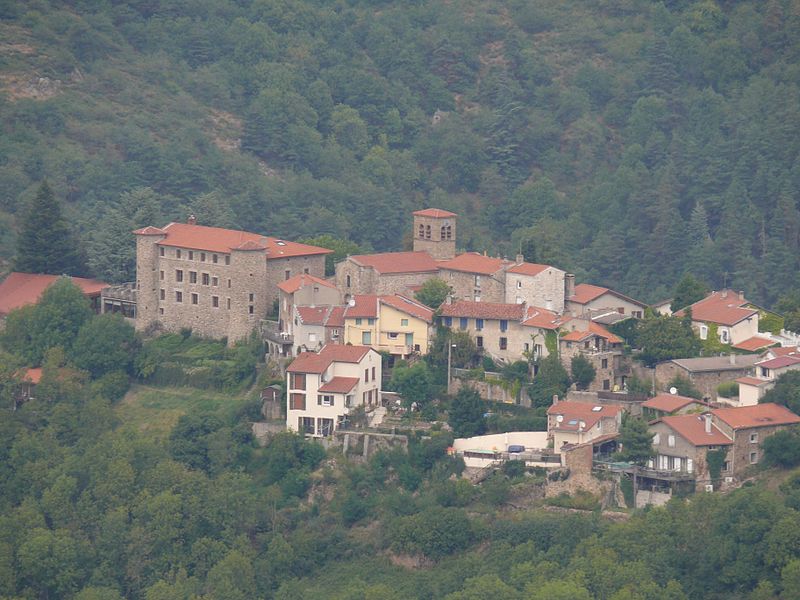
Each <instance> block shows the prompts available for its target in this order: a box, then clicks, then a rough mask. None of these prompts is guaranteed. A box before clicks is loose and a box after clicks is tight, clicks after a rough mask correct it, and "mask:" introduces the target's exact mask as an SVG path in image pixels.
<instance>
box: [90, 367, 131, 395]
mask: <svg viewBox="0 0 800 600" xmlns="http://www.w3.org/2000/svg"><path fill="white" fill-rule="evenodd" d="M130 387H131V380H130V377H128V374H127V373H125V372H124V371H112V372H110V373H106V374H105V375H103V376H102V377H101V378H100V379H98V380H96V381H95V382H93V383H92V390H93V391H94V393H95V394H97V395H98V396H100V397H101V398H106V399H107V400H110V401H111V402H116V401H117V400H121V399H122V397H123V396H124V395H125V394H126V393H127V392H128V389H130Z"/></svg>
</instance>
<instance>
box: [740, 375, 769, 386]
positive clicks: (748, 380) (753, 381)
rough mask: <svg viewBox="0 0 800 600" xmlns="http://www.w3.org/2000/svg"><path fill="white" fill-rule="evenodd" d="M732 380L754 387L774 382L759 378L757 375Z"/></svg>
mask: <svg viewBox="0 0 800 600" xmlns="http://www.w3.org/2000/svg"><path fill="white" fill-rule="evenodd" d="M734 381H735V382H736V383H741V384H743V385H753V386H756V387H761V386H762V385H767V384H768V383H775V382H774V381H770V380H769V379H759V378H757V377H739V379H734Z"/></svg>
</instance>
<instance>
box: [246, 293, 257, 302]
mask: <svg viewBox="0 0 800 600" xmlns="http://www.w3.org/2000/svg"><path fill="white" fill-rule="evenodd" d="M254 299H255V295H254V294H250V295H249V296H248V297H247V300H248V302H252V301H253V300H254Z"/></svg>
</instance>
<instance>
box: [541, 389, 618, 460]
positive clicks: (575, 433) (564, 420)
mask: <svg viewBox="0 0 800 600" xmlns="http://www.w3.org/2000/svg"><path fill="white" fill-rule="evenodd" d="M623 412H624V411H623V410H622V408H620V407H619V406H611V405H604V404H596V405H592V404H586V403H585V402H570V401H568V400H564V401H561V402H555V403H554V404H553V405H552V406H550V408H548V409H547V436H548V438H549V439H550V440H551V441H552V442H553V449H554V450H555V451H556V452H560V451H561V448H562V446H564V445H572V444H583V443H586V442H589V441H591V440H594V439H597V438H599V437H601V436H605V435H609V434H615V433H617V432H618V431H619V428H620V426H621V425H622V413H623Z"/></svg>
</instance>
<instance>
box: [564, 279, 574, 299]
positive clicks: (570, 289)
mask: <svg viewBox="0 0 800 600" xmlns="http://www.w3.org/2000/svg"><path fill="white" fill-rule="evenodd" d="M574 295H575V275H573V274H572V273H567V274H566V275H564V296H566V299H567V300H569V299H570V298H572V297H573V296H574Z"/></svg>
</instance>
